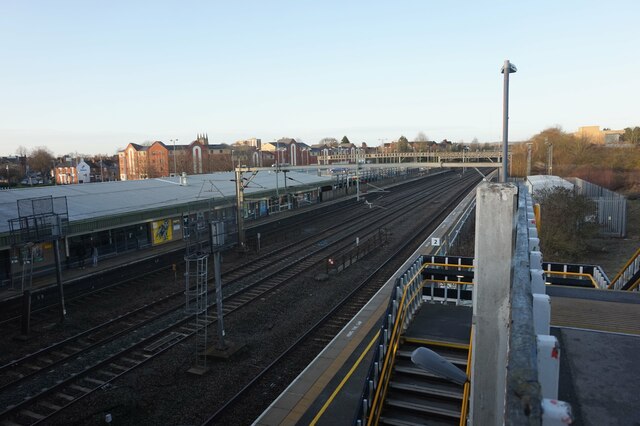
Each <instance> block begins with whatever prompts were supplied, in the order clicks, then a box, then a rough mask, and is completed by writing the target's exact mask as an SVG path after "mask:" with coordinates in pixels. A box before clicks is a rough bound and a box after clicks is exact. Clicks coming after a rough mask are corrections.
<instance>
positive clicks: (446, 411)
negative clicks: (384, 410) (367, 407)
mask: <svg viewBox="0 0 640 426" xmlns="http://www.w3.org/2000/svg"><path fill="white" fill-rule="evenodd" d="M405 396H406V395H404V394H403V395H402V396H401V397H400V398H395V397H392V396H387V398H386V400H385V406H387V407H396V408H400V409H402V410H409V411H413V412H417V413H422V414H437V415H439V416H443V417H450V418H452V419H459V418H460V408H462V407H460V406H458V408H457V409H456V408H454V407H453V406H452V404H446V403H441V402H440V401H427V400H424V401H423V400H413V399H411V400H407V398H405Z"/></svg>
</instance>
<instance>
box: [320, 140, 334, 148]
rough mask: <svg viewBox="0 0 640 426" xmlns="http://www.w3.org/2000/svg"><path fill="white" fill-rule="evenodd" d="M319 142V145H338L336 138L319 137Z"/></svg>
mask: <svg viewBox="0 0 640 426" xmlns="http://www.w3.org/2000/svg"><path fill="white" fill-rule="evenodd" d="M320 144H321V145H328V146H331V147H336V146H338V139H336V138H322V139H320Z"/></svg>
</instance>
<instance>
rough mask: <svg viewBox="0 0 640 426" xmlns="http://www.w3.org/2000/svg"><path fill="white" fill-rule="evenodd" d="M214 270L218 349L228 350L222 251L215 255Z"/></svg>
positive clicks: (217, 251)
mask: <svg viewBox="0 0 640 426" xmlns="http://www.w3.org/2000/svg"><path fill="white" fill-rule="evenodd" d="M213 268H214V272H215V276H216V313H217V322H218V349H226V348H227V345H226V344H225V343H224V313H223V312H222V276H221V274H220V269H221V268H220V251H219V250H216V252H215V253H214V254H213Z"/></svg>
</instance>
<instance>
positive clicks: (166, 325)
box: [0, 184, 446, 424]
mask: <svg viewBox="0 0 640 426" xmlns="http://www.w3.org/2000/svg"><path fill="white" fill-rule="evenodd" d="M437 190H440V191H444V190H446V187H445V184H443V185H441V186H438V187H437ZM421 196H422V198H424V199H426V198H427V197H429V196H433V193H431V195H424V194H422V195H421ZM416 202H417V201H416V199H411V200H406V202H403V203H397V205H396V206H395V209H391V210H390V211H388V212H386V214H385V212H384V211H382V210H378V211H376V212H375V213H374V214H373V215H372V216H369V217H368V219H369V222H377V224H378V225H379V224H380V223H382V222H383V221H384V220H388V221H391V220H392V219H391V217H392V216H393V215H395V214H396V213H397V212H398V211H401V210H402V209H405V208H406V207H407V206H408V205H409V204H415V203H416ZM385 216H387V219H383V217H385ZM367 226H369V228H371V225H362V226H361V227H354V226H352V227H350V229H349V231H348V232H343V233H342V236H339V235H338V236H336V235H334V236H333V237H332V236H330V235H320V236H318V237H316V238H315V239H314V238H311V239H308V240H309V241H306V242H305V244H306V250H307V251H308V250H309V248H310V247H313V246H315V245H317V244H316V243H317V241H319V240H323V241H327V240H330V239H332V238H334V239H335V241H332V242H333V243H334V244H338V248H335V247H334V248H332V247H331V244H327V245H326V246H324V247H320V248H317V249H316V250H315V251H314V250H311V251H310V252H308V253H307V255H306V256H299V257H297V258H296V259H294V260H293V262H291V261H290V262H289V263H287V262H282V263H281V264H272V265H270V266H265V265H264V264H263V263H257V262H256V263H255V265H254V267H252V268H248V270H245V271H242V272H240V271H239V270H236V271H233V273H235V274H236V275H235V277H234V276H233V273H230V275H229V278H228V279H231V280H232V281H231V282H230V283H229V284H228V288H230V291H231V293H232V294H231V295H229V296H227V297H226V298H225V304H224V314H225V315H228V314H230V313H231V312H234V311H235V310H238V309H241V308H242V307H243V306H246V305H247V304H249V303H251V301H252V300H255V299H256V298H259V297H261V296H262V295H263V294H265V293H267V292H269V291H272V290H273V289H275V288H277V287H279V286H281V285H283V284H284V283H286V282H288V281H289V280H290V279H292V278H294V277H295V276H297V275H298V274H300V273H301V272H302V271H304V270H307V269H309V268H312V267H313V266H314V265H316V264H318V262H319V261H321V260H322V259H324V258H326V256H328V255H330V252H331V250H333V251H338V250H340V249H341V248H342V247H343V246H340V245H339V244H340V243H341V242H342V243H343V244H349V243H350V241H351V236H353V235H354V234H356V233H359V232H360V233H361V232H363V230H364V229H366V228H367ZM327 232H330V230H328V231H327ZM337 234H339V232H338V233H337ZM347 241H348V242H347ZM282 250H283V251H281V252H280V253H281V254H279V256H282V257H290V256H291V253H295V252H300V251H301V247H300V246H297V247H296V246H295V245H291V246H288V248H287V247H285V248H284V249H282ZM287 250H290V251H289V252H288V253H289V254H285V253H286V252H287ZM327 253H329V254H327ZM267 257H269V256H265V258H267ZM272 259H273V258H272ZM252 263H253V262H252ZM292 264H293V265H292ZM256 271H260V273H261V277H260V279H258V280H256V279H253V280H248V279H247V278H248V277H254V278H255V276H256ZM154 308H156V309H162V305H161V304H160V303H159V304H158V305H157V306H154ZM170 310H171V309H168V310H167V311H165V312H161V313H160V314H157V315H156V316H153V315H151V316H150V315H149V314H144V312H150V311H149V309H147V308H145V309H142V310H141V315H142V318H143V319H141V320H135V319H134V317H133V316H131V317H125V318H120V319H119V321H116V320H114V321H113V322H114V323H118V322H119V323H121V324H125V325H127V324H128V328H124V329H118V328H117V327H116V330H118V331H115V332H111V331H108V330H107V326H105V328H101V329H95V330H94V329H92V330H88V331H87V332H86V333H83V334H82V335H81V336H77V338H76V340H75V341H73V342H72V341H69V342H61V343H63V344H62V345H61V346H57V347H55V348H48V349H49V351H43V353H41V354H39V355H38V356H37V357H36V358H31V359H30V361H32V362H30V361H29V360H23V361H21V362H19V363H13V364H12V365H9V367H14V368H15V367H16V366H17V365H18V364H20V368H22V369H23V371H25V369H26V372H21V373H18V374H19V375H22V377H18V378H17V379H16V380H15V381H13V382H9V383H6V384H5V386H4V387H3V388H2V389H0V407H1V406H2V403H3V402H5V401H3V395H6V394H7V393H14V394H15V393H16V392H15V391H16V390H22V391H23V393H22V394H23V395H26V396H23V398H24V401H22V402H18V403H11V402H10V403H8V404H6V407H7V409H6V410H5V411H4V412H2V413H0V418H5V421H7V420H6V419H9V420H8V421H9V422H13V423H14V424H36V423H39V422H42V421H44V420H45V419H47V418H49V417H50V416H52V415H54V414H56V413H58V412H60V411H62V410H63V409H64V408H66V407H68V406H70V405H71V404H73V403H75V402H77V401H79V400H81V399H82V398H84V397H86V396H87V395H89V394H91V393H92V392H94V391H95V390H97V389H100V388H102V387H104V386H107V385H108V384H109V383H110V382H111V381H113V380H115V379H117V378H119V377H121V376H122V375H123V374H125V373H128V372H129V371H131V370H133V369H135V368H137V367H139V366H141V365H143V364H145V363H146V362H148V361H149V360H151V359H153V358H154V357H155V356H157V355H159V354H161V353H163V352H164V351H165V350H168V349H169V348H170V347H171V346H173V345H175V344H177V343H179V342H181V341H182V340H184V339H185V338H187V337H189V336H190V335H191V334H193V332H195V328H194V326H193V325H191V324H189V323H190V321H191V318H189V317H186V318H185V317H184V315H181V314H180V313H179V312H177V309H176V310H173V314H171V313H170V312H169V311H170ZM169 317H171V319H170V318H169ZM136 321H137V322H136ZM214 321H215V316H211V317H210V318H209V321H208V322H209V324H211V323H213V322H214ZM131 322H133V323H134V324H131ZM158 322H162V323H163V324H162V325H161V326H159V325H158V324H155V325H154V326H153V327H152V326H151V324H152V323H158ZM145 327H148V328H149V329H150V330H149V331H148V332H145V330H144V329H145ZM101 334H102V335H104V336H106V337H104V338H103V339H98V338H96V336H100V335H101ZM134 334H135V336H133V337H132V336H131V335H134ZM120 337H122V338H120ZM92 340H96V341H95V342H91V341H92ZM118 346H119V347H120V348H123V347H125V349H124V350H118ZM91 351H97V352H98V353H99V356H98V357H95V356H94V357H91V356H89V355H88V354H89V353H90V352H91ZM54 352H55V353H57V354H54ZM51 354H54V355H59V354H62V356H61V357H60V358H61V359H60V360H58V361H55V359H51V358H53V357H52V356H51ZM64 355H67V357H66V358H65V356H64ZM72 358H73V359H74V360H75V361H73V362H70V361H69V360H70V359H72ZM36 359H37V362H33V361H34V360H36ZM63 364H64V365H66V369H67V370H73V371H65V368H58V369H57V373H58V374H57V375H52V374H50V373H51V372H52V371H53V370H54V368H53V366H59V365H63ZM70 364H74V367H73V368H72V367H69V365H70ZM38 368H39V370H38ZM30 370H32V371H31V372H29V371H30ZM14 371H17V370H14ZM38 371H44V372H49V374H48V375H49V376H50V377H49V379H50V381H49V383H51V384H50V385H45V386H43V385H42V383H40V384H38V386H39V388H40V391H39V392H38V391H37V390H36V389H35V388H34V389H25V386H26V385H23V384H24V383H26V382H28V381H29V380H30V379H31V378H33V377H36V376H37V374H38ZM53 376H55V377H53ZM26 388H28V386H26ZM24 391H26V393H25V392H24ZM14 400H15V401H18V399H17V398H15V399H14Z"/></svg>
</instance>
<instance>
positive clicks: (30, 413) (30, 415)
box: [20, 410, 46, 420]
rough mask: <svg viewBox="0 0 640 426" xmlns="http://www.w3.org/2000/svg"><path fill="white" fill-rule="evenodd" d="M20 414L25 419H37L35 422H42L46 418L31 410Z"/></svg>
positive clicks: (21, 411)
mask: <svg viewBox="0 0 640 426" xmlns="http://www.w3.org/2000/svg"><path fill="white" fill-rule="evenodd" d="M20 414H21V415H23V416H24V417H27V418H30V419H35V420H42V419H44V418H45V417H46V416H44V415H42V414H38V413H36V412H33V411H31V410H20Z"/></svg>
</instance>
